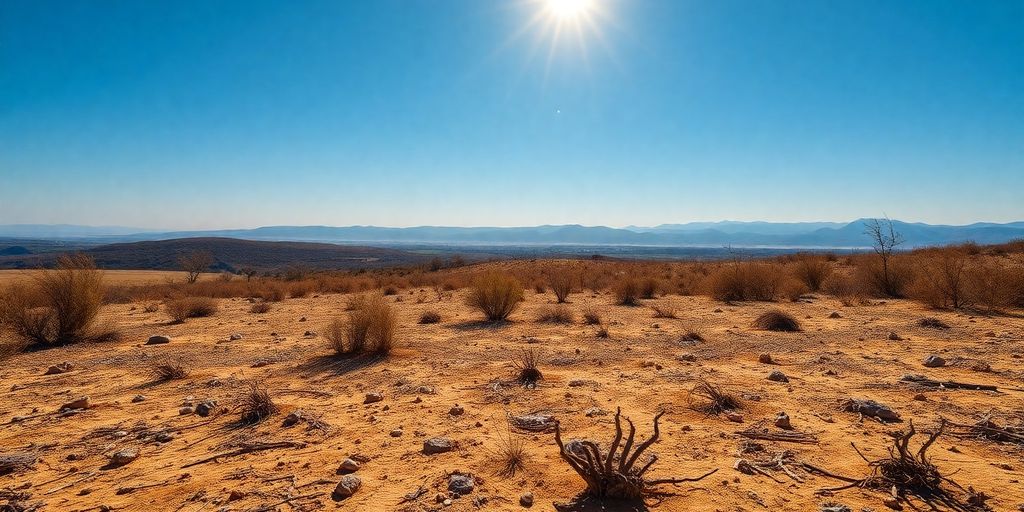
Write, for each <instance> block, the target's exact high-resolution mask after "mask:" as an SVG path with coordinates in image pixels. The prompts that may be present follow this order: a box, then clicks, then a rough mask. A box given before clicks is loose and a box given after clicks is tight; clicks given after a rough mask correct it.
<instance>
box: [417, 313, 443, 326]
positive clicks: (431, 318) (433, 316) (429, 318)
mask: <svg viewBox="0 0 1024 512" xmlns="http://www.w3.org/2000/svg"><path fill="white" fill-rule="evenodd" d="M440 321H441V314H440V313H438V312H437V311H424V312H423V314H422V315H420V323H421V324H436V323H438V322H440Z"/></svg>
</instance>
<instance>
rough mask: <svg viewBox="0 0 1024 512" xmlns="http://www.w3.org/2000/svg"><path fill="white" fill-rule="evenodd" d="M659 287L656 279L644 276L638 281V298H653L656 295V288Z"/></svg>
mask: <svg viewBox="0 0 1024 512" xmlns="http://www.w3.org/2000/svg"><path fill="white" fill-rule="evenodd" d="M660 288H661V286H660V284H659V283H658V280H657V279H655V278H653V277H648V278H644V280H643V281H641V282H640V298H641V299H653V298H654V297H655V296H657V295H658V290H659V289H660Z"/></svg>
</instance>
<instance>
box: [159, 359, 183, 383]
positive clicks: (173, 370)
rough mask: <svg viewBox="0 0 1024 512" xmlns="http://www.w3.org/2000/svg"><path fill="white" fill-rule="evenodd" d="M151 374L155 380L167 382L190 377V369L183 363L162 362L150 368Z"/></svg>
mask: <svg viewBox="0 0 1024 512" xmlns="http://www.w3.org/2000/svg"><path fill="white" fill-rule="evenodd" d="M150 374H151V375H152V376H153V379H154V380H156V381H159V382H165V381H170V380H178V379H184V378H185V377H188V374H189V369H188V367H187V366H185V365H184V363H182V362H181V361H175V362H172V361H162V362H158V363H153V365H152V366H151V367H150Z"/></svg>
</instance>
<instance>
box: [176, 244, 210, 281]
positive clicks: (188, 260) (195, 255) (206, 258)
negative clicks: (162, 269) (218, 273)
mask: <svg viewBox="0 0 1024 512" xmlns="http://www.w3.org/2000/svg"><path fill="white" fill-rule="evenodd" d="M178 264H179V265H181V269H182V270H184V271H185V272H186V273H187V275H186V276H185V280H186V281H188V282H189V283H194V282H196V280H198V279H199V274H201V273H203V272H205V271H206V270H208V269H209V268H210V265H213V255H212V254H210V253H209V252H206V251H193V252H190V253H188V254H183V255H181V256H179V257H178Z"/></svg>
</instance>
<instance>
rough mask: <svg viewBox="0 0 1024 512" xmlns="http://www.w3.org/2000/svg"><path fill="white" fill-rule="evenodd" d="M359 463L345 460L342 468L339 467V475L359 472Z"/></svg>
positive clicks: (342, 462)
mask: <svg viewBox="0 0 1024 512" xmlns="http://www.w3.org/2000/svg"><path fill="white" fill-rule="evenodd" d="M359 467H360V466H359V463H358V462H356V461H354V460H352V459H345V460H343V461H341V466H338V472H339V473H352V472H354V471H359Z"/></svg>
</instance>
